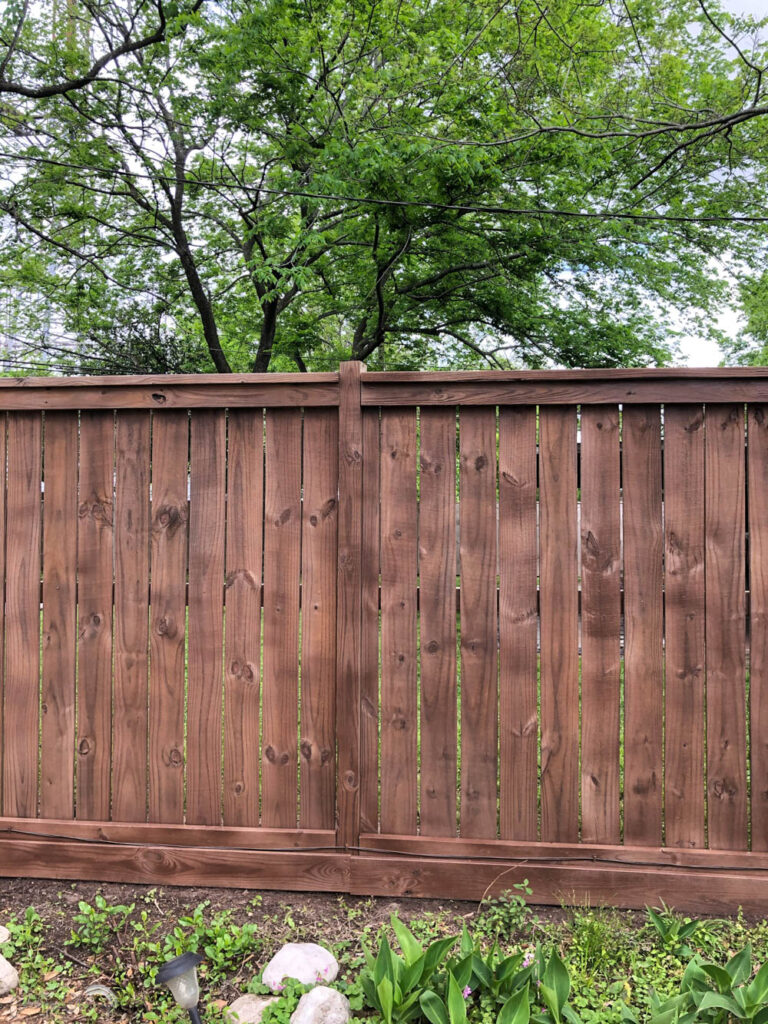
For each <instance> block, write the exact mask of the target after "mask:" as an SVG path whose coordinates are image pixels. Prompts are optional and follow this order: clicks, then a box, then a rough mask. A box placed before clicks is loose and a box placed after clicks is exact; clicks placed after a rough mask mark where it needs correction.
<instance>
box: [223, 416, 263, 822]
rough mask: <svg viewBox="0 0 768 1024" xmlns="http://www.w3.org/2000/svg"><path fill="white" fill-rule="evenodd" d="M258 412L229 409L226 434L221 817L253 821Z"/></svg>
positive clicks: (258, 669)
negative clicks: (222, 781)
mask: <svg viewBox="0 0 768 1024" xmlns="http://www.w3.org/2000/svg"><path fill="white" fill-rule="evenodd" d="M263 529H264V413H263V412H262V410H261V409H256V410H250V409H249V410H245V409H242V410H241V409H234V410H232V411H231V412H230V413H229V425H228V437H227V540H226V598H225V600H226V619H225V631H224V640H225V655H224V665H225V670H224V804H223V815H224V824H225V825H242V826H245V825H252V826H254V825H258V824H259V729H260V716H259V699H260V687H261V679H260V673H261V576H262V535H263Z"/></svg>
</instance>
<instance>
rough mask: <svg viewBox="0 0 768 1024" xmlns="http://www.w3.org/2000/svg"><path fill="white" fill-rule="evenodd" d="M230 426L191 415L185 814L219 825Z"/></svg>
mask: <svg viewBox="0 0 768 1024" xmlns="http://www.w3.org/2000/svg"><path fill="white" fill-rule="evenodd" d="M225 469H226V423H225V419H224V411H223V410H207V409H206V410H199V411H195V412H193V413H192V417H191V421H190V432H189V664H188V668H187V794H186V796H187V814H186V820H187V821H188V822H189V823H190V824H192V825H218V824H220V823H221V814H222V810H221V805H222V785H221V771H222V749H221V731H222V686H223V680H222V657H223V653H224V633H223V617H222V601H221V594H222V587H223V586H224V514H225V511H224V510H225V492H224V486H225Z"/></svg>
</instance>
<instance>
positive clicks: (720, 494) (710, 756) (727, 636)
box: [705, 405, 747, 850]
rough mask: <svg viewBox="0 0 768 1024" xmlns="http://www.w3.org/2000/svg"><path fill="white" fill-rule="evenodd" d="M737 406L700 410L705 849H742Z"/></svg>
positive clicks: (740, 442)
mask: <svg viewBox="0 0 768 1024" xmlns="http://www.w3.org/2000/svg"><path fill="white" fill-rule="evenodd" d="M744 468H745V467H744V406H743V405H707V419H706V469H705V473H706V512H705V525H706V542H705V543H706V548H705V550H706V645H707V796H708V826H709V828H708V835H709V845H710V847H711V848H714V849H721V850H722V849H725V850H741V849H745V848H746V842H747V778H746V764H747V752H746V721H745V700H746V697H745V691H744V686H745V672H746V666H745V614H744V601H745V593H744Z"/></svg>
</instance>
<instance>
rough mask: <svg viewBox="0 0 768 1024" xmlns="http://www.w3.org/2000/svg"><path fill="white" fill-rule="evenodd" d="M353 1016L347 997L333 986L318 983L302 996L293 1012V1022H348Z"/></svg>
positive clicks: (306, 1023)
mask: <svg viewBox="0 0 768 1024" xmlns="http://www.w3.org/2000/svg"><path fill="white" fill-rule="evenodd" d="M351 1018H352V1009H351V1007H350V1005H349V1000H348V999H347V997H346V996H344V995H342V994H341V992H337V991H336V990H335V989H333V988H327V987H326V986H325V985H318V986H317V988H313V989H312V991H311V992H305V993H304V995H303V996H302V997H301V999H300V1000H299V1005H298V1006H297V1007H296V1009H295V1010H294V1012H293V1013H292V1014H291V1024H347V1021H348V1020H351Z"/></svg>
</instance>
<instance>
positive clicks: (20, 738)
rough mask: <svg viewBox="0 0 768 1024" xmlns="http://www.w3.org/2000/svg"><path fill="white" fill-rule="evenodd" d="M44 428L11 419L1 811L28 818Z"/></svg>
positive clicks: (25, 418) (30, 417)
mask: <svg viewBox="0 0 768 1024" xmlns="http://www.w3.org/2000/svg"><path fill="white" fill-rule="evenodd" d="M41 426H42V417H41V415H40V413H35V412H22V413H11V414H10V416H9V421H8V499H7V500H8V526H7V533H6V558H7V577H6V588H5V601H6V607H5V735H4V743H3V747H4V761H5V771H4V773H3V790H4V793H3V810H4V813H5V814H8V815H14V816H18V817H24V818H33V817H35V815H36V814H37V751H38V718H39V712H40V483H41V480H42V456H41V453H42V447H41V445H42V436H41V435H42V430H41Z"/></svg>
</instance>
